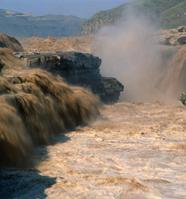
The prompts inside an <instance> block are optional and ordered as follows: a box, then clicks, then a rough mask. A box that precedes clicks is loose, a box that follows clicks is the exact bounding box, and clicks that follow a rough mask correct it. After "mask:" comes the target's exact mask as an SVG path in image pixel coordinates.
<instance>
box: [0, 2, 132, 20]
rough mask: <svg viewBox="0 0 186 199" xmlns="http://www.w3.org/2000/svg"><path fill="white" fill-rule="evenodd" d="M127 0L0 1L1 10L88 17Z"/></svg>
mask: <svg viewBox="0 0 186 199" xmlns="http://www.w3.org/2000/svg"><path fill="white" fill-rule="evenodd" d="M127 1H128V0H0V8H1V9H10V10H15V11H20V12H27V13H32V14H34V15H43V14H64V15H76V16H80V17H90V16H91V15H93V14H94V13H96V12H97V11H99V10H104V9H109V8H112V7H114V6H117V5H120V4H122V3H125V2H127Z"/></svg>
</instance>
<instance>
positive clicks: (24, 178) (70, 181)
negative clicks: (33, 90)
mask: <svg viewBox="0 0 186 199" xmlns="http://www.w3.org/2000/svg"><path fill="white" fill-rule="evenodd" d="M101 114H102V116H103V118H101V119H100V120H98V121H96V122H94V123H93V124H91V125H89V126H88V127H85V128H79V129H77V130H76V131H73V132H71V133H70V134H68V135H67V137H64V135H59V137H57V140H58V142H57V144H55V145H51V146H48V147H47V149H46V148H39V149H38V150H37V152H36V155H35V161H36V162H37V160H39V161H40V160H41V157H42V158H43V161H42V162H41V163H40V164H39V165H38V167H37V170H38V171H40V175H41V176H38V175H37V176H35V175H36V174H35V173H34V171H24V172H22V173H21V172H19V171H14V170H13V171H9V175H10V177H11V178H10V179H12V181H13V179H14V178H13V177H14V175H16V176H19V177H18V180H20V183H18V184H16V183H15V182H14V183H13V184H12V186H13V185H14V184H15V186H14V187H12V186H9V187H8V186H7V189H6V190H7V192H8V193H9V194H10V193H11V194H15V195H13V196H17V198H34V196H37V198H40V197H41V196H43V195H45V197H46V198H50V199H56V198H63V199H70V198H71V199H74V198H79V199H83V198H87V199H94V198H98V199H108V198H109V199H110V198H113V199H123V198H125V199H137V198H138V199H147V198H148V199H161V198H163V199H171V198H179V199H185V198H186V193H185V190H186V153H185V151H186V108H185V107H183V106H181V105H175V106H168V105H162V104H160V103H118V104H115V105H112V106H106V107H104V108H103V109H102V110H101ZM46 151H47V157H44V155H43V154H45V153H46ZM19 173H20V174H19ZM44 176H45V177H44ZM46 176H47V177H46ZM2 178H3V174H1V179H2ZM36 182H37V183H36ZM35 183H36V184H35ZM17 190H19V191H17ZM41 190H42V191H43V192H42V191H41ZM4 191H5V190H4ZM13 191H14V192H15V193H14V192H13ZM42 194H43V195H42ZM4 195H5V193H4ZM7 198H8V197H7ZM12 198H14V197H12Z"/></svg>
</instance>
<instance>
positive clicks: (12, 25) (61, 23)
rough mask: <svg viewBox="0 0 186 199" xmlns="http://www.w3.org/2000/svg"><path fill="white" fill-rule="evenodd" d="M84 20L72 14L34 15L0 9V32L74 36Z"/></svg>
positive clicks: (26, 35)
mask: <svg viewBox="0 0 186 199" xmlns="http://www.w3.org/2000/svg"><path fill="white" fill-rule="evenodd" d="M84 21H85V20H84V19H81V18H78V17H74V16H63V15H46V16H37V17H36V16H32V15H29V14H24V13H19V12H14V11H9V10H2V9H0V32H4V33H6V34H9V35H12V36H16V37H31V36H41V37H47V36H49V35H52V36H56V37H61V36H74V35H78V34H79V33H80V30H81V25H82V23H83V22H84Z"/></svg>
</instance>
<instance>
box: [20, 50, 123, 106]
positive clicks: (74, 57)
mask: <svg viewBox="0 0 186 199" xmlns="http://www.w3.org/2000/svg"><path fill="white" fill-rule="evenodd" d="M19 56H20V55H19ZM21 57H22V58H24V59H26V60H27V67H30V68H36V67H39V68H42V69H45V70H47V71H49V72H51V73H53V74H57V75H60V76H62V77H63V78H64V79H65V80H66V81H67V82H68V83H70V84H72V85H78V86H83V87H86V88H89V89H90V90H92V91H93V92H94V93H96V94H97V95H98V96H99V97H100V98H101V100H102V101H103V102H106V103H108V102H116V101H117V100H118V99H119V96H120V93H121V92H122V91H123V89H124V87H123V85H122V84H121V83H120V82H119V81H117V80H116V79H115V78H111V77H107V78H105V77H102V76H101V74H100V65H101V59H99V58H98V57H95V56H93V55H91V54H88V53H79V52H59V53H48V54H47V53H43V54H24V55H21Z"/></svg>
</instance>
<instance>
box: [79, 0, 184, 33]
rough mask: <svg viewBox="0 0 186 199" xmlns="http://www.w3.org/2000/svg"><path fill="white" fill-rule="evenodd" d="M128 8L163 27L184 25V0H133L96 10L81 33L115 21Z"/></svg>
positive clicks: (92, 31)
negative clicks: (111, 7)
mask: <svg viewBox="0 0 186 199" xmlns="http://www.w3.org/2000/svg"><path fill="white" fill-rule="evenodd" d="M128 8H134V9H135V10H136V11H139V12H142V13H143V14H145V15H147V16H148V17H150V18H152V19H155V20H156V21H158V22H160V24H161V26H162V27H163V28H174V27H177V26H180V25H186V0H135V1H132V2H131V3H125V4H123V5H121V6H119V7H116V8H113V9H110V10H106V11H101V12H98V13H97V14H95V15H94V16H93V17H92V18H91V19H89V20H88V21H87V22H85V24H84V25H83V26H82V34H90V33H94V32H96V31H97V30H99V29H100V28H101V27H102V26H104V25H109V24H113V23H115V22H116V21H117V20H118V19H119V18H121V16H124V17H125V15H126V14H127V13H128Z"/></svg>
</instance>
